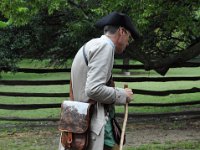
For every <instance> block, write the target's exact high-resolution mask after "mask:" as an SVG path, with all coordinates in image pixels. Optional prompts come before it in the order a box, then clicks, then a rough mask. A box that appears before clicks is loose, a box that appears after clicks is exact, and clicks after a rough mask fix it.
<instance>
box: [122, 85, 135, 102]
mask: <svg viewBox="0 0 200 150" xmlns="http://www.w3.org/2000/svg"><path fill="white" fill-rule="evenodd" d="M124 90H125V92H126V97H127V98H126V102H127V103H130V102H131V99H132V98H133V92H132V89H129V88H125V89H124Z"/></svg>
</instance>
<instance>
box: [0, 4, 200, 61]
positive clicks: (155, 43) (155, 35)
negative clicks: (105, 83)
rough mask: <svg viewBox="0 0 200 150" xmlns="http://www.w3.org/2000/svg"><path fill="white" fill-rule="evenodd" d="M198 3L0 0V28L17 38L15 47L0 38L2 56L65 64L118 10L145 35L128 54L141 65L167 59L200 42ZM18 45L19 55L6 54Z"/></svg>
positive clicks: (132, 45) (199, 11) (13, 38)
mask: <svg viewBox="0 0 200 150" xmlns="http://www.w3.org/2000/svg"><path fill="white" fill-rule="evenodd" d="M198 6H199V2H198V1H197V0H193V1H192V0H186V1H162V0H159V1H154V0H148V1H134V2H132V1H130V0H121V1H118V0H110V1H107V0H102V1H100V0H76V1H72V0H67V1H66V0H37V1H33V0H28V1H27V0H12V1H8V0H0V30H1V31H2V32H4V31H5V30H6V32H8V33H9V36H10V38H12V41H15V40H16V41H15V44H14V46H12V48H9V47H8V46H5V45H6V44H5V43H4V44H3V41H4V40H1V41H2V42H1V44H3V45H4V46H3V47H4V50H3V51H2V54H1V57H2V56H3V55H4V56H5V57H6V58H8V57H9V60H13V58H22V57H24V58H25V57H29V58H31V57H34V58H37V59H51V60H52V61H51V63H52V64H55V65H56V64H57V65H58V64H59V65H60V64H64V63H65V62H66V60H67V59H68V58H72V57H74V55H75V53H76V52H77V50H78V49H79V48H80V47H81V46H82V45H83V43H85V42H86V41H87V40H89V39H91V38H93V37H97V36H98V35H99V31H98V30H96V29H94V23H95V21H96V20H97V19H98V18H100V17H102V16H104V15H106V14H108V13H109V12H111V11H120V12H124V13H127V14H129V16H130V17H131V18H132V20H133V22H134V24H135V26H136V27H137V28H138V29H139V31H140V33H141V35H142V38H141V39H140V41H139V42H135V43H133V44H131V45H130V47H128V50H127V53H126V54H125V57H131V58H133V59H136V60H139V61H141V62H142V63H145V62H150V61H152V60H154V61H155V60H157V59H160V58H167V57H170V56H172V55H174V54H177V53H180V52H181V51H183V50H185V49H186V48H188V47H190V46H191V45H193V44H195V43H197V42H199V37H200V28H198V27H199V26H200V17H199V16H200V9H199V7H198ZM5 28H6V29H5ZM12 28H17V29H16V30H18V34H19V35H21V36H20V37H18V38H20V39H17V38H15V33H14V32H13V30H12ZM0 36H2V37H3V35H0ZM12 36H13V37H12ZM6 38H7V37H6ZM24 40H25V42H23V41H24ZM5 41H6V40H5ZM0 46H1V45H0ZM1 47H2V46H1ZM19 47H20V49H21V50H20V53H19V52H18V53H15V55H16V56H15V57H13V56H11V55H8V54H6V53H10V54H12V53H13V52H12V51H11V49H13V51H19V50H18V49H19ZM133 47H134V48H133ZM135 47H137V48H135ZM9 51H10V52H9ZM1 64H2V63H1ZM4 64H6V63H4Z"/></svg>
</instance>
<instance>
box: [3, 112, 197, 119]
mask: <svg viewBox="0 0 200 150" xmlns="http://www.w3.org/2000/svg"><path fill="white" fill-rule="evenodd" d="M116 116H117V117H120V118H123V117H124V114H123V113H116ZM169 116H170V117H179V116H197V117H200V111H181V112H166V113H129V118H166V117H167V118H169ZM0 120H2V121H59V118H22V117H0Z"/></svg>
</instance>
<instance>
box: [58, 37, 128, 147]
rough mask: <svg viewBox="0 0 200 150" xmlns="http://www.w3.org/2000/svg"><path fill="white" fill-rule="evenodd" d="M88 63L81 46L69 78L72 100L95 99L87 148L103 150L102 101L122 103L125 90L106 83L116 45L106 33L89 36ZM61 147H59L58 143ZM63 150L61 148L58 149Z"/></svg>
mask: <svg viewBox="0 0 200 150" xmlns="http://www.w3.org/2000/svg"><path fill="white" fill-rule="evenodd" d="M85 52H86V56H87V60H88V66H87V65H86V63H85V60H84V56H83V47H82V48H81V49H80V50H79V51H78V53H77V54H76V56H75V58H74V61H73V64H72V67H71V79H72V89H73V95H74V99H75V100H77V101H85V102H87V100H88V99H89V98H90V99H93V100H95V101H97V104H96V106H95V111H94V113H93V117H92V120H91V141H90V143H91V145H90V148H89V150H103V141H104V125H105V123H106V119H105V118H106V117H105V113H104V107H103V105H104V104H113V103H114V104H125V103H126V93H125V91H124V89H122V88H113V87H108V86H106V82H107V81H108V80H109V78H110V76H111V71H112V68H113V63H114V53H115V46H114V44H113V42H112V41H111V40H110V39H109V38H108V37H107V36H105V35H102V36H101V37H100V38H96V39H92V40H90V41H89V42H87V43H86V45H85ZM61 147H62V146H61ZM59 150H62V148H59Z"/></svg>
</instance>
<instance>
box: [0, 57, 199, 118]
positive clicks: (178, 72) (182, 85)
mask: <svg viewBox="0 0 200 150" xmlns="http://www.w3.org/2000/svg"><path fill="white" fill-rule="evenodd" d="M46 63H47V62H46V61H44V62H41V63H38V61H36V62H35V61H32V62H30V61H29V60H24V61H23V62H21V63H20V66H22V67H36V68H37V67H38V68H43V67H45V66H46ZM119 63H120V61H119ZM133 63H134V62H133ZM199 69H200V67H198V68H175V69H170V70H169V72H168V73H167V75H166V77H168V76H199ZM113 72H114V76H123V75H122V74H121V73H120V72H121V70H114V71H113ZM131 76H133V77H135V76H138V77H161V76H160V75H158V74H157V73H156V72H155V71H147V72H146V71H143V70H131ZM1 77H2V78H1V79H3V80H66V79H69V78H70V73H43V74H35V73H10V72H8V73H1ZM123 84H124V83H120V82H117V83H116V85H117V86H118V87H123ZM128 85H129V88H132V89H133V91H134V89H143V90H153V91H164V90H176V89H190V88H192V87H197V88H200V81H178V82H177V81H175V82H133V83H128ZM0 91H1V92H28V93H31V92H33V93H65V92H69V85H49V86H4V85H0ZM199 97H200V93H190V94H172V95H168V96H148V95H140V94H134V100H133V101H132V103H145V102H152V103H154V102H156V103H168V102H185V101H193V100H199ZM64 99H67V98H40V97H36V98H34V97H7V96H1V97H0V103H2V104H21V103H22V104H38V103H61V102H62V101H63V100H64ZM199 106H200V105H196V106H184V107H183V106H181V107H164V108H159V107H130V108H129V112H146V113H155V112H170V111H173V112H174V111H182V110H191V109H195V108H199ZM123 111H124V108H123V106H117V112H123ZM59 112H60V109H38V110H29V111H14V110H2V109H1V110H0V116H15V115H16V116H19V117H22V116H24V117H37V116H39V117H59Z"/></svg>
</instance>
